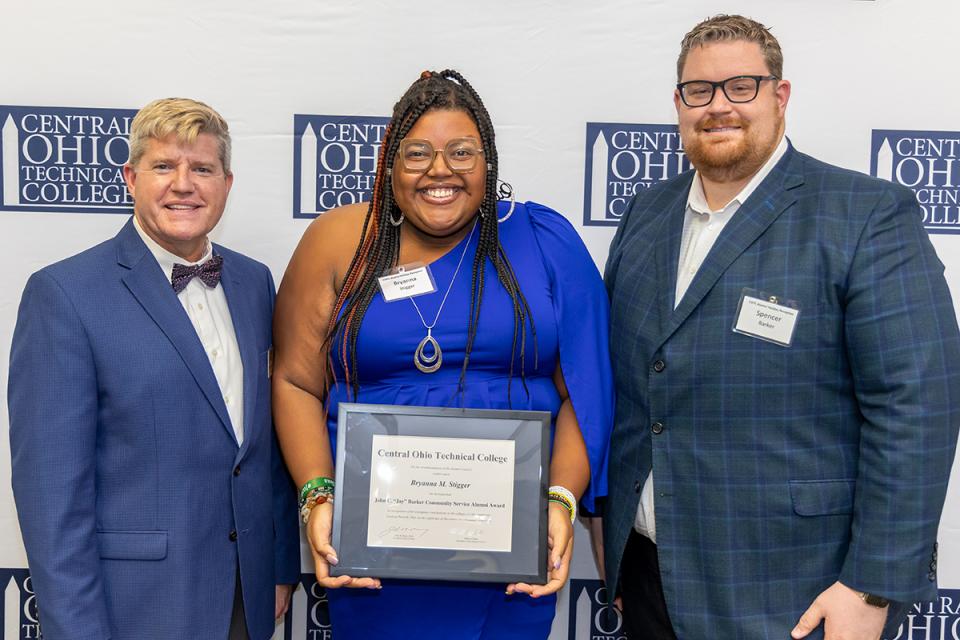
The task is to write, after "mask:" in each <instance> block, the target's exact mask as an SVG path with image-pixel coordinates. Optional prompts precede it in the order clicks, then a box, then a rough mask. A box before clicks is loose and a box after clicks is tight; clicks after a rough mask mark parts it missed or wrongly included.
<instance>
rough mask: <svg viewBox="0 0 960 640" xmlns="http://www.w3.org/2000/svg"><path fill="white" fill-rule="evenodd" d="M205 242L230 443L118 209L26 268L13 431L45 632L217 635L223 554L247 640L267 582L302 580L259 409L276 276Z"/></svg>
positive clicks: (195, 344)
mask: <svg viewBox="0 0 960 640" xmlns="http://www.w3.org/2000/svg"><path fill="white" fill-rule="evenodd" d="M215 250H216V252H217V253H219V254H220V255H222V256H223V258H224V266H223V277H222V280H221V282H222V286H223V288H224V293H225V294H226V297H227V303H228V305H229V307H230V314H231V316H232V318H233V325H234V328H235V330H236V336H237V342H238V344H239V347H240V355H241V359H242V361H243V400H244V441H243V446H241V447H238V446H237V441H236V437H235V435H234V432H233V429H232V427H231V426H230V421H229V418H228V415H227V410H226V406H225V405H224V401H223V398H222V395H221V393H220V389H219V387H218V385H217V381H216V378H215V377H214V374H213V370H212V368H211V367H210V363H209V361H208V359H207V356H206V354H205V352H204V350H203V347H202V345H201V343H200V340H199V338H198V337H197V334H196V332H195V330H194V328H193V326H192V325H191V323H190V320H189V318H188V317H187V314H186V312H185V311H184V309H183V307H182V306H181V304H180V302H179V300H178V299H177V297H176V294H174V292H173V290H172V288H171V287H170V283H169V281H167V280H166V278H165V277H164V274H163V272H162V270H161V268H160V266H159V265H158V264H157V261H156V260H155V259H154V257H153V255H152V254H151V253H150V251H149V250H148V249H147V247H146V246H145V245H144V243H143V241H142V240H141V239H140V237H139V235H138V234H137V232H136V229H134V227H133V224H132V221H128V222H127V224H126V225H125V226H124V227H123V229H121V231H120V233H119V234H118V235H117V236H116V237H115V238H113V239H111V240H108V241H107V242H104V243H102V244H100V245H97V246H95V247H93V248H91V249H89V250H87V251H84V252H83V253H81V254H79V255H77V256H74V257H72V258H69V259H67V260H64V261H62V262H59V263H57V264H54V265H51V266H49V267H47V268H45V269H42V270H41V271H39V272H37V273H35V274H34V275H33V276H31V278H30V280H29V281H28V283H27V286H26V289H25V291H24V293H23V299H22V301H21V304H20V313H19V316H18V318H17V325H16V330H15V332H14V337H13V346H12V350H11V355H10V381H9V409H10V443H11V451H12V467H13V489H14V495H15V498H16V502H17V511H18V514H19V518H20V526H21V529H22V531H23V540H24V544H25V546H26V550H27V557H28V560H29V563H30V570H31V574H32V578H33V583H34V586H35V589H36V594H37V602H38V606H39V609H40V622H41V625H42V628H43V634H44V637H45V638H48V639H49V640H59V639H61V638H62V639H69V640H84V639H87V638H90V639H94V638H96V639H98V640H103V639H105V638H112V639H113V640H125V639H131V640H132V639H137V640H142V639H146V638H156V639H158V640H159V639H163V640H169V639H170V638H226V636H227V629H228V627H229V623H230V614H231V611H232V607H233V595H234V587H235V581H236V575H237V566H238V565H239V568H240V576H241V581H242V584H243V596H244V605H245V607H246V616H247V625H248V627H249V631H250V634H251V638H253V639H254V640H262V639H265V638H268V637H270V635H271V634H272V633H273V628H274V624H273V611H274V585H275V584H277V583H290V584H292V583H295V582H298V581H299V538H298V528H297V519H296V501H295V495H294V489H293V487H292V485H291V482H290V479H289V476H287V474H286V472H285V469H284V467H283V462H282V460H281V458H280V456H279V453H278V451H277V447H276V439H275V435H274V433H273V429H272V419H271V414H270V384H269V380H268V377H267V362H268V355H267V354H268V350H269V348H270V345H271V313H272V308H273V297H274V287H273V281H272V279H271V276H270V272H269V271H268V270H267V268H266V267H265V266H263V265H262V264H260V263H257V262H255V261H253V260H251V259H249V258H246V257H244V256H242V255H240V254H238V253H235V252H233V251H230V250H228V249H225V248H223V247H219V246H217V247H216V249H215ZM231 532H236V536H234V535H231ZM234 537H235V538H236V540H235V541H234V539H233V538H234Z"/></svg>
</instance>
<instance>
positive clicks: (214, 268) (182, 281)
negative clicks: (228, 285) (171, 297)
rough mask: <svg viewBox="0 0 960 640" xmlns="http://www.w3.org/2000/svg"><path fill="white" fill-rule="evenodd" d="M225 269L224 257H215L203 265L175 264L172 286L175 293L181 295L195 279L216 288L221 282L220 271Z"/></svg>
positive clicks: (171, 279)
mask: <svg viewBox="0 0 960 640" xmlns="http://www.w3.org/2000/svg"><path fill="white" fill-rule="evenodd" d="M222 269H223V256H213V257H212V258H210V259H209V260H207V261H206V262H204V263H203V264H195V265H192V266H187V265H185V264H179V263H174V265H173V273H172V274H171V276H170V284H172V285H173V291H174V292H175V293H180V292H181V291H183V290H184V289H185V288H186V286H187V285H188V284H189V283H190V281H191V280H193V279H194V278H195V277H196V278H200V281H201V282H203V284H205V285H207V286H208V287H215V286H217V283H219V282H220V271H221V270H222Z"/></svg>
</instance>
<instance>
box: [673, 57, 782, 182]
mask: <svg viewBox="0 0 960 640" xmlns="http://www.w3.org/2000/svg"><path fill="white" fill-rule="evenodd" d="M769 74H770V70H769V69H768V68H767V64H766V62H765V60H764V57H763V53H762V51H761V49H760V45H758V44H757V43H755V42H748V41H745V40H732V41H720V42H713V43H710V44H707V45H704V46H701V47H694V48H693V49H691V50H690V52H689V54H688V55H687V59H686V62H685V64H684V68H683V74H682V77H681V82H687V81H690V80H709V81H713V82H719V81H721V80H726V79H727V78H731V77H733V76H739V75H758V76H765V75H769ZM789 99H790V83H789V82H787V81H785V80H779V81H778V80H768V81H764V82H762V83H761V84H760V90H759V92H758V94H757V97H756V98H755V99H754V100H752V101H751V102H745V103H739V104H737V103H732V102H730V101H728V100H727V98H726V96H725V95H724V94H723V91H722V90H721V89H720V88H717V90H716V93H715V94H714V96H713V101H712V102H711V103H710V104H709V105H707V106H705V107H688V106H686V105H685V104H683V101H682V100H681V99H680V93H679V91H674V96H673V101H674V104H675V105H676V108H677V118H678V120H679V124H680V137H681V139H682V140H683V146H684V150H685V151H686V154H687V156H688V157H689V158H690V162H691V163H692V164H693V166H695V167H696V168H697V170H698V171H700V173H701V174H703V175H704V176H705V177H706V178H708V179H711V180H714V181H717V182H736V181H741V180H744V179H746V178H749V177H750V176H752V175H753V174H754V173H756V172H757V171H758V170H759V169H760V167H761V166H763V163H764V162H766V160H767V158H769V157H770V155H771V154H772V153H773V151H774V149H776V147H777V144H778V143H779V142H780V137H781V136H782V135H783V130H784V113H785V112H786V108H787V101H788V100H789Z"/></svg>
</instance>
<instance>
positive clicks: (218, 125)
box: [127, 98, 230, 175]
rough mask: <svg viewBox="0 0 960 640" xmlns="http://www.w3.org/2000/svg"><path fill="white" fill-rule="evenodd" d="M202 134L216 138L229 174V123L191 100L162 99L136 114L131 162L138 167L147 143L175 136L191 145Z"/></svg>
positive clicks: (130, 163)
mask: <svg viewBox="0 0 960 640" xmlns="http://www.w3.org/2000/svg"><path fill="white" fill-rule="evenodd" d="M201 133H209V134H211V135H213V136H214V137H216V139H217V144H218V146H219V147H220V162H221V164H223V171H224V172H225V173H227V174H228V175H229V173H230V128H229V127H228V126H227V121H226V120H224V119H223V117H222V116H221V115H220V114H219V113H217V112H216V111H214V110H213V108H212V107H210V106H208V105H206V104H204V103H202V102H200V101H198V100H191V99H189V98H161V99H160V100H154V101H153V102H151V103H150V104H148V105H147V106H145V107H144V108H143V109H140V111H138V112H137V115H136V116H134V118H133V123H132V124H131V125H130V159H129V160H128V161H127V164H129V165H130V166H136V164H137V163H138V162H140V158H142V157H143V154H144V152H145V151H146V146H147V140H150V139H155V140H163V139H164V138H166V137H167V136H169V135H171V134H172V135H175V136H176V137H177V140H179V141H181V142H187V143H192V142H193V141H194V140H196V139H197V136H199V135H200V134H201Z"/></svg>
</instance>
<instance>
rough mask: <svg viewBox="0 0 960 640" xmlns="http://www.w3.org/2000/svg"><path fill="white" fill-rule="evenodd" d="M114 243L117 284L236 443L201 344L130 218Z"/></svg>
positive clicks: (211, 369)
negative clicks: (155, 330)
mask: <svg viewBox="0 0 960 640" xmlns="http://www.w3.org/2000/svg"><path fill="white" fill-rule="evenodd" d="M116 239H117V243H118V247H117V262H118V263H119V264H120V265H121V266H122V267H125V268H127V269H129V271H128V272H127V273H125V274H123V276H121V280H123V283H124V285H126V287H127V289H129V290H130V293H132V294H133V296H134V297H135V298H136V299H137V301H138V302H139V303H140V305H141V306H142V307H143V308H144V309H145V310H146V312H147V313H148V314H149V315H150V317H151V318H153V321H154V322H156V323H157V326H158V327H160V330H161V331H163V333H164V334H165V335H166V336H167V339H169V340H170V342H171V343H172V344H173V346H174V348H175V349H176V350H177V353H179V354H180V357H181V358H183V362H184V364H186V365H187V368H188V369H189V370H190V373H191V374H192V375H193V378H194V380H196V381H197V386H199V387H200V390H201V391H202V392H203V395H205V396H206V398H207V400H208V401H209V402H210V406H212V407H213V410H214V411H215V412H216V413H217V416H218V417H219V418H220V421H221V422H222V423H223V426H224V428H226V429H227V431H228V432H229V435H230V438H232V439H233V441H234V442H236V435H235V434H234V432H233V428H232V427H231V426H230V416H229V414H228V413H227V406H226V405H225V404H224V402H223V394H222V393H220V386H219V385H218V384H217V378H216V376H214V374H213V368H212V367H211V366H210V360H209V359H208V358H207V354H206V352H205V351H204V349H203V344H202V343H201V342H200V338H199V337H197V332H196V330H195V329H194V328H193V324H191V322H190V318H189V317H187V313H186V311H184V309H183V305H181V304H180V300H179V299H178V298H177V294H175V293H174V292H173V287H171V286H170V283H169V282H166V279H165V278H164V275H163V270H162V269H161V268H160V265H159V264H157V261H156V260H154V259H153V256H152V255H151V254H150V250H149V249H147V246H146V245H145V244H144V243H143V240H141V239H140V235H139V234H138V233H137V230H136V229H135V228H134V227H133V218H131V219H130V221H128V222H127V224H126V225H124V227H123V228H122V229H121V230H120V233H119V234H117V237H116Z"/></svg>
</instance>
